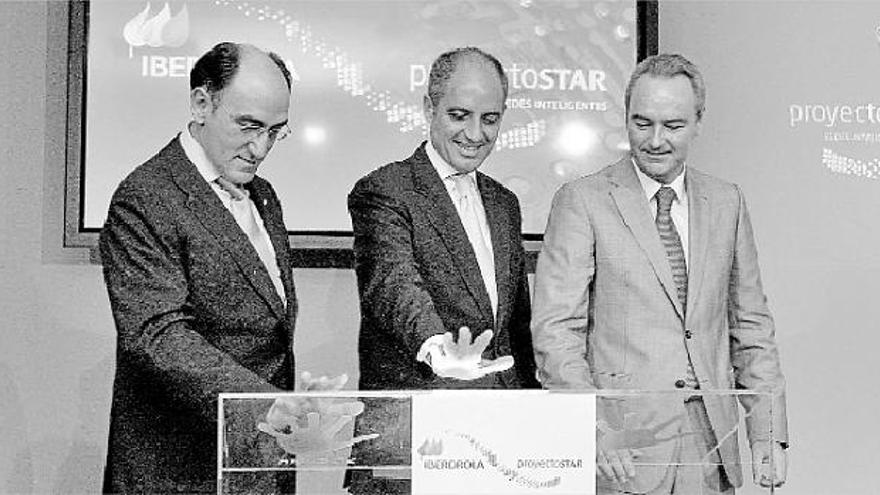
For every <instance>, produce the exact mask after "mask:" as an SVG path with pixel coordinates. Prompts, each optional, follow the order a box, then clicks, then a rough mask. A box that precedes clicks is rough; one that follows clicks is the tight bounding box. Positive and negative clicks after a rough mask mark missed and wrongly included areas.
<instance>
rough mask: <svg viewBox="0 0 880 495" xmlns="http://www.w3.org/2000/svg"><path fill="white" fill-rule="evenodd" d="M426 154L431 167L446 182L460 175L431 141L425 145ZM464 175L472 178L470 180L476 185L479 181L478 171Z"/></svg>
mask: <svg viewBox="0 0 880 495" xmlns="http://www.w3.org/2000/svg"><path fill="white" fill-rule="evenodd" d="M425 153H427V154H428V159H429V160H431V165H433V166H434V170H436V171H437V173H438V174H440V178H441V179H443V180H444V181H445V180H446V179H448V178H450V177H451V176H453V175H459V174H460V172H459V171H458V170H455V168H453V166H452V165H450V164H449V163H448V162H447V161H446V160H444V159H443V157H442V156H440V152H439V151H437V149H436V148H434V144H433V143H431V140H430V139H429V140H428V141H427V144H426V145H425ZM464 175H468V176H470V178H471V179H472V180H473V181H474V183H476V181H477V171H476V170H471V171H470V172H468V173H467V174H464Z"/></svg>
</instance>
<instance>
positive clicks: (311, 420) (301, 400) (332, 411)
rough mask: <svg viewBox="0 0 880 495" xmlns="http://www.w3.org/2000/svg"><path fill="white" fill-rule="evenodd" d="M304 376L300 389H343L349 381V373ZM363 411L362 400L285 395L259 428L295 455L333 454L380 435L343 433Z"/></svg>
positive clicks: (306, 374) (276, 400)
mask: <svg viewBox="0 0 880 495" xmlns="http://www.w3.org/2000/svg"><path fill="white" fill-rule="evenodd" d="M301 378H302V379H301V382H300V387H299V388H300V390H302V391H305V392H322V391H336V390H341V389H342V387H343V386H344V385H345V383H346V382H347V381H348V376H347V375H345V374H343V375H340V376H338V377H335V378H328V377H326V376H321V377H317V378H315V377H313V376H312V375H311V373H309V372H307V371H306V372H303V373H302V375H301ZM362 412H364V404H363V402H360V401H358V400H351V399H346V398H335V397H287V396H285V397H279V398H278V399H275V402H274V403H273V404H272V407H271V408H270V409H269V412H268V413H266V421H264V422H260V423H259V424H257V429H258V430H260V431H262V432H264V433H267V434H269V435H272V436H273V437H275V439H276V441H277V442H278V445H279V446H280V447H281V448H282V449H284V451H285V452H287V453H288V454H291V455H300V456H302V455H314V454H323V453H330V452H334V451H337V450H342V449H345V448H348V447H351V446H352V445H354V444H356V443H358V442H362V441H364V440H370V439H373V438H376V437H377V436H378V435H362V436H359V437H355V438H352V436H351V434H348V435H345V434H342V429H343V427H344V426H345V425H347V424H349V423H351V421H352V420H353V419H354V418H355V416H358V415H359V414H361V413H362Z"/></svg>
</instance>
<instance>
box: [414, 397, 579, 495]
mask: <svg viewBox="0 0 880 495" xmlns="http://www.w3.org/2000/svg"><path fill="white" fill-rule="evenodd" d="M412 406H413V409H412V411H413V418H412V435H413V438H412V440H413V441H412V448H413V453H412V493H413V494H425V495H428V494H431V495H439V494H449V493H472V494H520V493H522V494H526V493H528V494H544V493H546V494H574V493H577V494H585V495H591V494H594V493H595V447H596V446H595V441H596V435H595V427H596V403H595V397H594V396H592V395H583V394H551V393H548V392H539V391H503V392H502V391H484V392H475V391H473V390H470V391H465V392H463V391H441V392H433V393H431V394H427V395H417V396H414V397H413V404H412Z"/></svg>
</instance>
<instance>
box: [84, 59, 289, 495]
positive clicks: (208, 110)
mask: <svg viewBox="0 0 880 495" xmlns="http://www.w3.org/2000/svg"><path fill="white" fill-rule="evenodd" d="M290 81H291V79H290V73H289V72H288V70H287V69H286V68H285V66H284V63H283V61H282V60H281V59H280V58H279V57H278V56H277V55H275V54H271V53H266V52H263V51H261V50H259V49H257V48H255V47H253V46H249V45H239V44H235V43H221V44H218V45H217V46H215V47H214V48H212V49H211V50H210V51H209V52H208V53H206V54H205V55H204V56H202V57H201V58H200V59H199V60H198V62H197V63H196V65H195V66H194V68H193V70H192V72H191V75H190V87H191V92H190V106H191V113H192V121H191V122H189V124H188V125H187V126H186V127H185V128H184V129H183V130H182V132H181V133H180V134H179V135H178V136H177V137H175V138H174V139H172V140H171V142H170V143H169V144H168V145H167V146H165V148H163V149H162V150H161V151H159V152H158V153H157V154H156V155H155V156H153V157H152V158H150V159H149V160H148V161H147V162H146V163H144V164H142V165H140V166H139V167H137V168H136V169H135V170H134V171H133V172H132V173H131V174H130V175H129V176H128V177H127V178H126V179H125V180H124V181H123V182H122V183H121V184H120V185H119V187H118V189H117V190H116V192H115V194H114V196H113V199H112V201H111V205H110V210H109V213H108V216H107V221H106V224H105V225H104V229H103V231H102V232H101V238H100V250H101V259H102V262H103V264H104V277H105V281H106V284H107V289H108V292H109V295H110V302H111V306H112V310H113V316H114V319H115V321H116V328H117V332H118V343H117V356H116V357H117V365H116V377H115V380H114V386H113V404H112V411H111V425H110V440H109V447H108V453H107V467H106V471H105V484H104V490H105V491H106V492H148V493H172V492H174V493H177V492H186V493H192V492H216V486H215V485H216V470H217V461H216V455H217V446H216V441H217V438H216V437H217V430H216V428H217V395H218V394H219V393H221V392H278V391H282V390H291V389H293V385H294V360H293V348H292V344H293V332H294V321H295V318H296V312H297V300H296V294H295V292H294V285H293V275H292V271H291V263H290V254H289V245H288V239H287V229H286V228H285V226H284V221H283V219H282V215H281V204H280V203H279V201H278V198H277V196H276V195H275V192H274V190H273V189H272V186H271V185H270V184H269V183H268V182H266V181H265V180H263V179H262V178H260V177H257V176H256V175H255V174H256V171H257V167H258V166H259V165H260V163H261V162H262V161H263V159H264V158H265V157H266V155H267V154H268V153H269V151H270V150H271V149H272V146H273V145H274V144H275V142H276V141H278V140H280V139H283V138H284V136H285V135H287V133H288V132H289V128H288V126H287V119H288V106H289V102H290ZM249 426H250V427H251V428H253V427H254V425H249ZM265 438H267V439H270V440H271V437H269V436H266V437H265Z"/></svg>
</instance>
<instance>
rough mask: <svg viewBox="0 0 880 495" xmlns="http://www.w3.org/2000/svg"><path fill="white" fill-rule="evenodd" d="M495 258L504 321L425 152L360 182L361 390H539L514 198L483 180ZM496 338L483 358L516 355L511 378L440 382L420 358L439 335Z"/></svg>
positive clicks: (354, 204) (354, 197) (352, 198)
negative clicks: (465, 332)
mask: <svg viewBox="0 0 880 495" xmlns="http://www.w3.org/2000/svg"><path fill="white" fill-rule="evenodd" d="M477 184H478V187H479V190H480V195H481V197H482V201H483V205H484V208H485V210H486V219H487V221H488V224H489V228H490V231H491V238H492V248H493V251H494V257H495V280H496V283H497V286H498V317H497V319H496V318H495V317H494V315H493V314H492V307H491V304H490V302H489V295H488V294H487V292H486V289H485V286H484V284H483V280H482V277H481V275H480V269H479V265H478V264H477V260H476V256H475V255H474V251H473V248H472V247H471V244H470V242H469V241H468V237H467V234H466V233H465V230H464V227H462V224H461V221H460V220H459V217H458V213H457V212H456V209H455V206H454V205H453V203H452V200H451V199H450V197H449V194H448V192H447V190H446V188H445V186H444V185H443V181H442V179H441V178H440V176H439V175H438V174H437V172H436V170H435V169H434V167H433V166H432V165H431V162H430V161H429V159H428V156H427V154H426V153H425V145H424V144H422V146H420V147H419V148H418V149H417V150H416V151H415V153H414V154H413V155H412V156H411V157H410V158H408V159H407V160H404V161H402V162H396V163H391V164H388V165H386V166H384V167H382V168H380V169H378V170H376V171H374V172H372V173H370V174H369V175H367V176H366V177H364V178H362V179H361V180H360V181H358V183H357V184H356V185H355V186H354V189H353V190H352V191H351V193H350V194H349V197H348V209H349V212H350V214H351V219H352V225H353V227H354V255H355V269H356V271H357V279H358V289H359V292H360V301H361V328H360V340H359V355H360V388H361V389H362V390H371V389H429V388H522V387H537V386H538V383H537V381H536V379H535V362H534V355H533V351H532V339H531V333H530V332H529V319H530V316H531V312H530V307H529V289H528V280H527V278H526V272H525V256H524V252H523V247H522V236H521V226H520V225H521V217H520V209H519V202H518V201H517V199H516V196H515V195H514V194H513V193H512V192H510V191H509V190H507V189H506V188H504V186H502V185H501V184H499V183H498V182H496V181H494V180H492V179H491V178H489V177H488V176H486V175H484V174H482V173H478V174H477ZM462 326H467V327H469V328H470V329H471V331H472V332H473V335H474V336H476V335H477V334H479V333H480V332H482V331H483V330H486V329H492V330H493V331H494V333H495V336H494V337H493V339H492V342H491V344H490V345H489V347H488V349H487V350H486V352H485V353H484V354H483V356H484V357H485V358H489V359H494V358H496V357H498V356H502V355H513V357H514V360H515V365H514V367H513V368H511V369H510V370H508V371H505V372H501V373H495V374H490V375H488V376H486V377H484V378H483V379H481V380H475V381H460V380H454V379H442V378H439V377H437V376H436V375H434V374H433V373H432V372H431V369H430V368H429V367H428V366H427V365H425V364H422V363H418V362H416V354H417V352H418V350H419V348H420V347H421V345H422V343H424V341H425V340H426V339H428V338H429V337H431V336H432V335H436V334H442V333H444V332H447V331H450V332H452V333H453V335H458V329H459V327H462Z"/></svg>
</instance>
